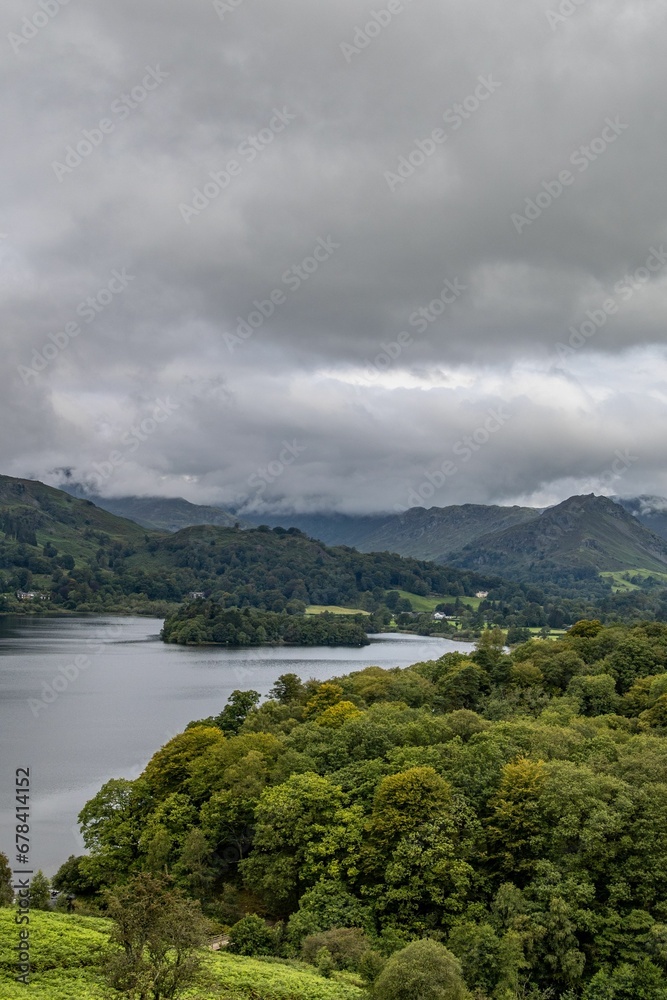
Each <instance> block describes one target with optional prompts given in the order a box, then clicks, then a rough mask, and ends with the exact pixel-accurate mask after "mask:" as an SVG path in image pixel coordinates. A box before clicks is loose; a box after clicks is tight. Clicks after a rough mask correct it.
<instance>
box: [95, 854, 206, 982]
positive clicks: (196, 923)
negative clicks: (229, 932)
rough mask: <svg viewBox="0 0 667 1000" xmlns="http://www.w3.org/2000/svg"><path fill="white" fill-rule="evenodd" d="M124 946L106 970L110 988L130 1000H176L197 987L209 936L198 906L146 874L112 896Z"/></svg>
mask: <svg viewBox="0 0 667 1000" xmlns="http://www.w3.org/2000/svg"><path fill="white" fill-rule="evenodd" d="M107 902H108V907H109V915H110V916H111V917H112V919H113V920H114V928H113V931H112V933H111V940H112V941H114V942H115V943H116V944H117V945H119V946H120V947H119V949H118V950H117V951H116V952H115V953H114V954H112V956H111V958H110V959H109V961H108V964H107V967H106V973H107V979H108V981H109V983H110V985H111V986H113V987H114V989H116V990H118V991H119V992H121V993H123V994H124V995H125V996H126V997H129V998H131V1000H174V998H176V997H179V996H182V995H183V994H184V993H185V992H186V991H187V990H188V989H189V988H190V987H191V986H193V984H194V983H195V982H196V981H197V979H198V977H199V973H200V970H201V965H202V962H203V952H202V951H201V946H202V945H203V944H204V942H205V940H206V936H207V933H208V931H209V927H208V922H207V921H206V920H205V919H204V917H203V916H202V913H201V910H200V907H199V904H198V903H194V902H192V901H191V900H188V899H186V898H185V897H184V896H183V895H182V894H181V893H180V892H179V891H178V890H176V889H173V888H170V886H169V883H168V882H167V881H166V880H165V879H160V878H155V877H154V876H152V875H148V874H145V873H142V874H140V875H137V876H135V877H134V878H133V879H131V880H130V881H129V882H128V883H126V885H124V886H122V887H120V888H118V889H116V890H115V891H114V892H109V893H108V894H107Z"/></svg>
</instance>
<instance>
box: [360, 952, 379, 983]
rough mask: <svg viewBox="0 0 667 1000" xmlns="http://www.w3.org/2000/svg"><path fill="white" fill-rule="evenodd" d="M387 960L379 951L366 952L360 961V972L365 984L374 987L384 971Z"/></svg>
mask: <svg viewBox="0 0 667 1000" xmlns="http://www.w3.org/2000/svg"><path fill="white" fill-rule="evenodd" d="M385 964H386V960H385V959H384V958H383V957H382V955H381V954H380V952H379V951H374V950H373V949H369V950H368V951H365V952H364V953H363V955H362V956H361V958H360V959H359V968H358V972H359V975H360V976H361V978H362V979H363V981H364V982H365V983H368V985H369V986H372V985H373V983H374V982H375V980H376V979H377V977H378V976H379V975H380V973H381V972H382V970H383V969H384V967H385Z"/></svg>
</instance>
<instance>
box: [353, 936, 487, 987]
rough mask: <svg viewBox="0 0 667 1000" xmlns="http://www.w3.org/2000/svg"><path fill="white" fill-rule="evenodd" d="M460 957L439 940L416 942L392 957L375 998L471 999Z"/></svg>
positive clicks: (378, 983)
mask: <svg viewBox="0 0 667 1000" xmlns="http://www.w3.org/2000/svg"><path fill="white" fill-rule="evenodd" d="M468 997H469V993H468V991H467V990H466V986H465V983H464V982H463V976H462V975H461V965H460V963H459V961H458V959H457V958H456V957H455V956H454V955H453V954H452V953H451V951H449V950H448V949H447V948H445V947H444V946H443V945H441V944H438V943H437V942H436V941H429V940H428V939H425V940H423V941H414V942H413V943H412V944H409V945H408V946H407V948H403V950H402V951H397V952H396V954H395V955H392V957H391V958H390V959H389V961H388V962H387V964H386V965H385V967H384V969H383V970H382V972H381V973H380V975H379V976H378V978H377V981H376V983H375V987H374V989H373V1000H417V998H418V1000H467V998H468Z"/></svg>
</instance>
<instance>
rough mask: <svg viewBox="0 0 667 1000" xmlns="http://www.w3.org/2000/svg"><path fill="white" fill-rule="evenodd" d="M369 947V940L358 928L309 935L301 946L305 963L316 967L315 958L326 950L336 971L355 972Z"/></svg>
mask: <svg viewBox="0 0 667 1000" xmlns="http://www.w3.org/2000/svg"><path fill="white" fill-rule="evenodd" d="M370 947H371V943H370V941H369V939H368V938H367V937H366V935H365V934H364V932H363V931H362V930H360V929H359V928H358V927H335V928H333V930H330V931H323V932H322V933H321V934H311V935H310V936H309V937H307V938H306V939H305V941H304V942H303V945H302V946H301V954H302V956H303V958H304V959H305V961H306V962H310V963H311V964H312V965H317V964H318V963H317V956H318V954H319V952H320V951H321V949H322V948H326V949H327V951H328V952H329V954H330V956H331V959H332V961H333V964H334V968H336V969H349V970H350V971H353V972H356V971H357V970H358V969H359V963H360V961H361V957H362V955H364V953H365V952H367V951H368V950H369V949H370Z"/></svg>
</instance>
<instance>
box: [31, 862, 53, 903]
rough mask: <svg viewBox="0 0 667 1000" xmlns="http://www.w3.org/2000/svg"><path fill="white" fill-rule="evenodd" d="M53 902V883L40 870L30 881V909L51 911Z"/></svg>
mask: <svg viewBox="0 0 667 1000" xmlns="http://www.w3.org/2000/svg"><path fill="white" fill-rule="evenodd" d="M50 900H51V883H50V882H49V880H48V878H47V877H46V875H45V874H44V872H43V871H42V869H41V868H40V869H39V871H36V872H35V874H34V875H33V877H32V878H31V880H30V908H31V909H32V910H49V909H50V906H49V902H50Z"/></svg>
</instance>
